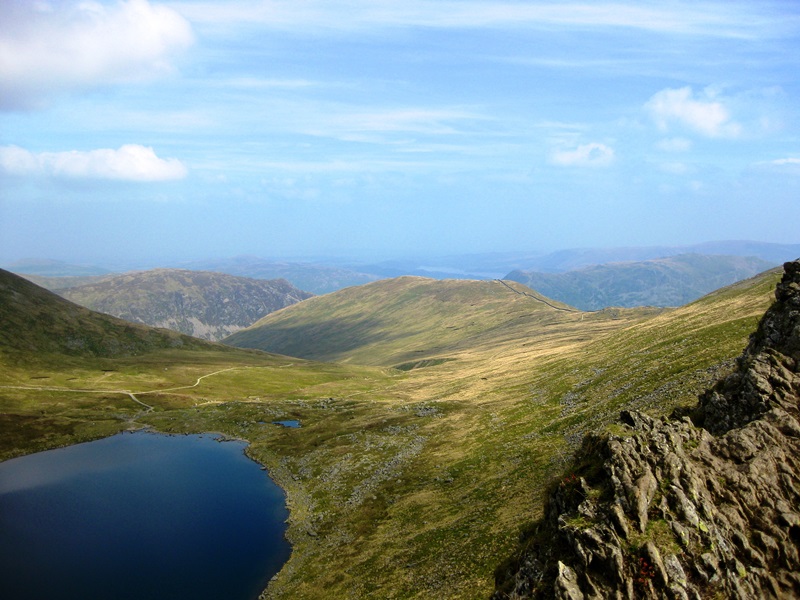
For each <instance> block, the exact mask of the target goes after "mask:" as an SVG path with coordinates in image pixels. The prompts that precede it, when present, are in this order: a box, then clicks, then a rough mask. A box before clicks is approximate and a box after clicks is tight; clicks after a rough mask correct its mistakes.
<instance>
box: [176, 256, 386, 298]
mask: <svg viewBox="0 0 800 600" xmlns="http://www.w3.org/2000/svg"><path fill="white" fill-rule="evenodd" d="M182 266H183V268H187V269H193V270H204V271H214V272H218V273H227V274H229V275H237V276H239V277H252V278H256V279H285V280H287V281H289V282H291V284H292V285H294V286H297V287H298V288H300V289H301V290H305V291H307V292H311V293H312V294H327V293H329V292H334V291H336V290H340V289H342V288H346V287H350V286H354V285H363V284H365V283H369V282H370V281H375V280H376V279H380V277H379V276H377V275H372V274H369V273H361V272H359V271H356V270H353V269H349V268H346V267H339V266H334V265H325V264H317V263H313V262H300V261H275V260H266V259H263V258H258V257H255V256H237V257H234V258H225V259H217V260H203V261H195V262H191V263H187V264H185V265H182Z"/></svg>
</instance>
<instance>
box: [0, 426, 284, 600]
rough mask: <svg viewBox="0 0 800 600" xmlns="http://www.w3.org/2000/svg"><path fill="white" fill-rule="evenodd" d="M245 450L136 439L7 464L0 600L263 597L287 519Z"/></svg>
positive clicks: (1, 489)
mask: <svg viewBox="0 0 800 600" xmlns="http://www.w3.org/2000/svg"><path fill="white" fill-rule="evenodd" d="M244 447H245V444H244V443H241V442H231V441H225V442H220V441H217V440H216V439H215V437H214V436H212V435H192V436H168V435H160V434H154V433H149V432H136V433H122V434H118V435H115V436H112V437H109V438H106V439H102V440H98V441H95V442H89V443H85V444H78V445H76V446H70V447H68V448H60V449H57V450H50V451H47V452H41V453H38V454H32V455H29V456H23V457H20V458H15V459H12V460H9V461H6V462H3V463H0V596H2V598H4V599H5V600H28V599H30V600H34V599H36V600H38V599H42V598H47V599H48V600H73V599H75V600H78V599H80V600H86V599H87V598H92V599H103V598H109V599H112V598H113V599H115V600H124V599H130V600H143V599H147V600H168V599H169V600H178V599H181V600H183V599H187V600H188V599H192V600H197V599H206V598H207V599H209V600H211V599H212V598H213V599H214V600H219V599H221V598H224V599H226V600H253V599H254V598H257V597H258V595H259V593H260V592H261V590H263V588H264V587H265V586H266V584H267V583H268V582H269V579H270V578H271V577H272V576H273V575H274V574H275V573H277V572H278V571H279V570H280V569H281V567H282V566H283V564H284V563H285V562H286V560H287V559H288V558H289V554H290V550H291V549H290V546H289V544H288V542H287V541H286V539H285V537H284V534H285V531H286V525H285V520H286V518H287V517H288V512H287V510H286V505H285V496H284V494H283V491H282V490H281V489H280V488H279V487H278V486H277V485H275V483H273V482H272V480H270V478H269V477H268V476H267V474H266V473H265V472H264V471H263V470H261V468H260V466H259V465H258V464H257V463H255V462H253V461H251V460H250V459H248V458H247V457H246V456H245V455H244V454H243V450H244Z"/></svg>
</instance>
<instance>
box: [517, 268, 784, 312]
mask: <svg viewBox="0 0 800 600" xmlns="http://www.w3.org/2000/svg"><path fill="white" fill-rule="evenodd" d="M772 266H773V265H772V264H771V263H769V262H767V261H763V260H761V259H759V258H743V257H739V256H720V255H711V256H709V255H701V254H679V255H677V256H672V257H669V258H659V259H655V260H647V261H642V262H620V263H609V264H604V265H595V266H591V267H583V268H580V269H577V270H574V271H567V272H566V273H537V272H531V271H512V272H511V273H509V274H508V275H507V276H506V277H505V278H506V279H510V280H512V281H517V282H519V283H522V284H524V285H526V286H528V287H530V288H532V289H535V290H537V291H538V292H540V293H542V294H544V295H545V296H549V297H550V298H555V299H557V300H560V301H561V302H566V303H568V304H571V305H572V306H575V307H577V308H580V309H582V310H599V309H601V308H605V307H608V306H624V307H632V306H681V305H683V304H686V303H687V302H691V301H692V300H696V299H697V298H699V297H701V296H703V295H705V294H708V293H709V292H712V291H713V290H716V289H719V288H721V287H724V286H726V285H730V284H731V283H734V282H736V281H740V280H742V279H747V278H748V277H752V276H753V275H756V274H757V273H761V272H762V271H766V270H767V269H769V268H770V267H772Z"/></svg>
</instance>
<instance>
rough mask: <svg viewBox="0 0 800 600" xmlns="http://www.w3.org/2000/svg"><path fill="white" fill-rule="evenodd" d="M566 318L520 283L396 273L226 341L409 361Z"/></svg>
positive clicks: (312, 355) (372, 361)
mask: <svg viewBox="0 0 800 600" xmlns="http://www.w3.org/2000/svg"><path fill="white" fill-rule="evenodd" d="M563 319H566V320H567V321H575V320H578V319H580V316H579V311H577V310H575V309H574V308H571V307H569V306H566V305H564V304H560V303H557V302H553V301H551V300H548V299H547V298H544V297H543V296H540V295H539V294H537V293H536V292H533V291H531V290H528V289H526V288H525V287H523V286H520V285H518V284H514V283H506V282H501V281H496V280H495V281H473V280H434V279H426V278H422V277H398V278H395V279H386V280H380V281H376V282H374V283H370V284H367V285H363V286H358V287H352V288H348V289H344V290H340V291H338V292H334V293H332V294H327V295H325V296H318V297H317V298H312V299H311V300H308V301H306V302H304V303H303V304H302V305H297V306H293V307H289V308H287V309H285V310H283V311H280V312H279V313H275V314H273V315H267V316H266V317H264V318H263V319H261V320H260V321H258V322H256V323H255V324H253V325H252V326H251V327H249V328H247V329H246V330H243V331H240V332H238V333H236V334H234V335H232V336H230V337H228V338H226V339H225V340H224V342H225V343H226V344H230V345H231V346H237V347H241V348H257V349H259V350H268V351H269V352H277V353H279V354H287V355H290V356H299V357H301V358H306V359H312V360H322V361H333V362H340V361H348V362H354V363H356V364H368V365H385V366H397V365H400V366H402V367H409V366H413V364H414V363H415V362H418V361H421V360H431V359H434V358H436V359H437V360H443V358H442V357H441V356H439V355H440V354H441V353H442V352H448V351H453V350H455V349H457V348H463V347H470V346H475V345H478V344H481V343H487V342H489V343H492V342H495V341H497V339H498V338H502V337H503V336H504V335H506V333H507V331H506V330H509V329H512V328H513V329H517V330H525V329H527V330H531V329H533V328H535V327H539V326H544V325H545V324H547V323H552V322H555V321H559V320H563ZM437 357H438V358H437ZM407 363H408V364H407Z"/></svg>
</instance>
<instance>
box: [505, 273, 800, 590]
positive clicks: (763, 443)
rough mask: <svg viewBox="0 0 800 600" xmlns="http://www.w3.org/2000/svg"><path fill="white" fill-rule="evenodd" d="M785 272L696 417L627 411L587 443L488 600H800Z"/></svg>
mask: <svg viewBox="0 0 800 600" xmlns="http://www.w3.org/2000/svg"><path fill="white" fill-rule="evenodd" d="M784 269H785V273H784V276H783V280H782V281H781V283H780V284H779V285H778V287H777V289H776V293H775V296H776V301H775V303H774V304H773V306H772V307H771V308H770V309H769V310H768V311H767V312H766V314H765V315H764V317H763V318H762V320H761V322H760V324H759V326H758V329H757V331H756V332H755V333H754V334H753V335H752V336H751V338H750V343H749V344H748V346H747V348H746V349H745V351H744V353H743V354H742V356H741V357H740V358H739V359H738V364H737V367H736V370H735V372H733V373H732V374H731V375H729V376H728V377H727V378H725V379H724V380H722V381H720V382H719V383H718V384H717V385H715V386H714V387H713V388H712V389H710V390H708V391H707V392H706V393H704V394H703V395H702V396H701V398H700V402H699V404H698V405H697V407H696V408H695V409H694V410H693V411H692V412H691V413H689V414H685V415H681V414H674V415H672V417H671V418H669V419H659V420H656V419H653V418H650V417H648V416H646V415H644V414H641V413H636V412H624V413H623V414H622V422H623V424H624V428H623V429H624V431H623V432H622V433H620V434H618V435H604V436H593V437H590V438H588V439H587V440H586V442H585V443H584V446H583V447H582V449H581V450H580V452H579V453H578V455H577V457H576V461H575V464H574V468H573V470H572V471H571V472H570V473H569V474H568V475H566V476H565V477H564V479H563V480H562V481H560V482H559V483H558V484H557V485H556V486H555V487H554V489H553V491H552V493H551V494H550V496H549V499H548V503H547V506H546V508H545V515H544V517H543V519H542V520H541V521H540V522H538V523H537V524H536V525H535V526H534V527H533V528H532V529H531V530H530V531H529V532H528V533H527V534H526V535H525V536H524V538H523V540H522V548H521V550H520V552H519V554H518V555H517V556H516V557H514V558H513V559H512V560H510V561H508V562H507V563H506V564H505V565H503V566H501V567H500V568H499V569H498V570H497V573H496V577H497V587H496V591H495V593H494V595H493V599H494V600H500V599H507V598H553V597H555V598H562V599H570V600H578V599H583V598H585V599H589V598H598V599H600V598H603V599H605V598H626V599H628V598H741V599H752V598H796V597H800V406H798V404H800V375H798V373H799V369H800V262H791V263H786V264H785V265H784Z"/></svg>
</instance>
